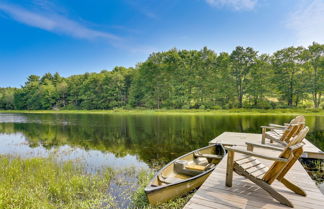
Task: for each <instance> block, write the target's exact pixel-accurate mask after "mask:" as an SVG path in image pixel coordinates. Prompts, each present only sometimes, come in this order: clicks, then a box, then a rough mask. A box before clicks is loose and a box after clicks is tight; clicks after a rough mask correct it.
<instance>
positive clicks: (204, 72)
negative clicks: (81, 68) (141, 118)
mask: <svg viewBox="0 0 324 209" xmlns="http://www.w3.org/2000/svg"><path fill="white" fill-rule="evenodd" d="M323 94H324V45H323V44H318V43H315V42H314V43H313V44H312V45H311V46H309V47H308V48H304V47H288V48H285V49H281V50H278V51H276V52H275V53H273V54H272V55H268V54H259V53H258V52H257V51H255V50H254V49H253V48H250V47H247V48H244V47H240V46H238V47H236V49H235V50H233V52H232V53H230V54H228V53H226V52H222V53H220V54H216V53H215V52H214V51H212V50H209V49H207V48H206V47H205V48H203V49H201V50H199V51H197V50H177V49H171V50H169V51H166V52H158V53H152V54H151V55H150V56H149V57H148V59H147V60H146V61H145V62H143V63H139V64H138V65H137V66H136V67H134V68H125V67H115V68H114V69H113V70H112V71H105V70H104V71H101V72H100V73H85V74H82V75H74V76H70V77H67V78H64V77H61V76H60V75H59V74H58V73H55V74H51V73H46V74H45V75H43V76H41V77H40V76H36V75H30V76H29V77H28V78H27V81H26V83H25V84H24V85H23V86H22V87H21V88H0V109H6V110H7V109H17V110H48V109H89V110H90V109H114V108H138V107H140V108H147V109H160V108H165V109H230V108H242V107H244V108H265V109H269V108H293V107H308V108H310V107H314V108H319V107H321V100H322V96H323Z"/></svg>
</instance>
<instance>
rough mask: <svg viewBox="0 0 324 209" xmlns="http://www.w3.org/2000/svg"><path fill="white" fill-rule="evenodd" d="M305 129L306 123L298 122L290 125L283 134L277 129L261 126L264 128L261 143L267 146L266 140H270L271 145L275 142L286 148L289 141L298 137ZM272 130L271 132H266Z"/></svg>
mask: <svg viewBox="0 0 324 209" xmlns="http://www.w3.org/2000/svg"><path fill="white" fill-rule="evenodd" d="M304 127H305V122H297V123H293V124H289V125H288V126H287V127H286V128H285V129H283V130H282V132H281V133H278V132H277V131H276V128H274V127H271V126H261V128H262V138H261V143H262V144H265V140H266V139H270V143H273V141H275V142H277V143H279V144H281V145H283V146H286V145H287V144H288V142H289V140H290V139H291V138H292V137H294V136H296V135H298V134H299V132H300V131H301V130H302V129H303V128H304ZM267 129H270V131H266V130H267Z"/></svg>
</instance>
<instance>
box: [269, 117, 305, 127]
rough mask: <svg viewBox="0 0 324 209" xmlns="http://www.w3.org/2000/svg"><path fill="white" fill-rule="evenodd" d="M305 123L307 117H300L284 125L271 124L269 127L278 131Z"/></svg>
mask: <svg viewBox="0 0 324 209" xmlns="http://www.w3.org/2000/svg"><path fill="white" fill-rule="evenodd" d="M298 123H305V117H304V116H303V115H298V116H297V117H295V118H294V119H292V120H291V121H290V122H289V123H284V125H278V124H273V123H270V124H269V126H270V127H273V128H276V129H277V130H284V129H286V128H287V127H288V126H289V125H291V124H298Z"/></svg>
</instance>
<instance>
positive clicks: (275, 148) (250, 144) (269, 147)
mask: <svg viewBox="0 0 324 209" xmlns="http://www.w3.org/2000/svg"><path fill="white" fill-rule="evenodd" d="M245 144H246V145H248V146H252V147H260V148H265V149H271V150H277V151H283V148H280V147H275V146H271V145H264V144H256V143H250V142H245Z"/></svg>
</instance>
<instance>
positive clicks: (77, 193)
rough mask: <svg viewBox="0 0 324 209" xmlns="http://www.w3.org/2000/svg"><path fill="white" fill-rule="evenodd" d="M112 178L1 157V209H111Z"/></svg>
mask: <svg viewBox="0 0 324 209" xmlns="http://www.w3.org/2000/svg"><path fill="white" fill-rule="evenodd" d="M111 175H112V174H111V170H110V169H108V170H105V171H103V172H101V173H97V174H86V173H85V172H84V169H83V168H82V167H81V166H76V165H73V163H72V162H65V163H63V164H62V163H61V164H58V163H56V162H55V161H54V160H53V159H50V158H46V159H45V158H32V159H20V158H15V157H11V156H0V208H21V209H24V208H26V209H27V208H28V209H33V208H35V209H36V208H37V209H42V208H62V209H64V208H71V209H73V208H111V207H112V205H113V203H112V199H111V198H110V196H109V195H107V189H108V187H109V181H110V179H111Z"/></svg>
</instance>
